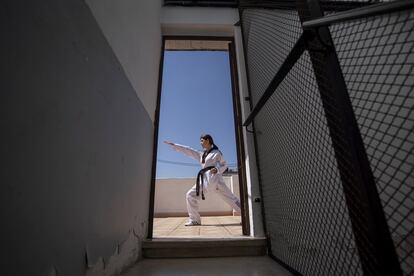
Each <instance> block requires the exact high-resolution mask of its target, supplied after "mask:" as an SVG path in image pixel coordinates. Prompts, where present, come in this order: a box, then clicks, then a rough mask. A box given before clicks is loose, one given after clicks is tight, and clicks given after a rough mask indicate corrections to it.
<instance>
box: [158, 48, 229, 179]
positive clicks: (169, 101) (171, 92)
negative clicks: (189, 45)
mask: <svg viewBox="0 0 414 276" xmlns="http://www.w3.org/2000/svg"><path fill="white" fill-rule="evenodd" d="M201 133H208V134H211V135H212V136H213V138H214V142H215V144H216V145H217V146H218V147H219V148H220V150H221V151H222V153H223V154H224V158H225V159H226V161H227V163H229V164H235V163H236V162H237V155H236V142H235V130H234V115H233V103H232V93H231V79H230V65H229V56H228V52H224V51H166V52H165V53H164V69H163V80H162V91H161V108H160V124H159V133H158V156H157V159H158V161H157V178H167V177H188V176H191V177H195V175H196V174H197V172H198V170H199V169H200V167H199V166H197V165H198V163H197V162H196V161H195V160H193V159H191V158H189V157H187V156H184V155H182V154H180V153H178V152H176V151H174V150H172V149H171V147H170V146H168V145H166V144H164V143H163V141H164V140H169V141H172V142H175V143H178V144H183V145H187V146H190V147H192V148H194V149H197V150H201V146H200V144H199V141H200V139H199V138H200V134H201ZM165 161H168V162H169V161H172V162H178V163H184V164H192V165H193V166H191V165H176V164H170V163H166V162H165Z"/></svg>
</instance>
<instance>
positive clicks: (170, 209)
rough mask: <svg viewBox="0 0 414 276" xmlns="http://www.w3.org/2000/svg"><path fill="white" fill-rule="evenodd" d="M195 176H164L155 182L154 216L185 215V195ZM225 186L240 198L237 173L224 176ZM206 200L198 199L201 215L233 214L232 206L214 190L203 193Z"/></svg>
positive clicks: (192, 184)
mask: <svg viewBox="0 0 414 276" xmlns="http://www.w3.org/2000/svg"><path fill="white" fill-rule="evenodd" d="M195 181H196V179H195V178H166V179H157V180H156V182H155V206H154V216H155V217H167V216H187V204H186V199H185V195H186V193H187V191H188V190H189V189H191V187H193V186H194V183H195ZM224 181H225V183H226V185H227V187H228V188H229V189H230V190H231V191H232V192H233V193H234V194H235V195H236V196H237V197H238V198H240V192H239V180H238V176H237V175H233V176H224ZM205 197H206V200H200V201H199V207H200V209H199V211H200V214H201V215H202V216H208V215H233V208H231V207H230V206H229V205H228V204H227V203H226V202H224V201H223V200H222V199H221V198H220V196H219V195H217V194H216V193H214V192H208V193H206V194H205Z"/></svg>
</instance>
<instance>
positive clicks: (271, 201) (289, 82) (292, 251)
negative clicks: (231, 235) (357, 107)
mask: <svg viewBox="0 0 414 276" xmlns="http://www.w3.org/2000/svg"><path fill="white" fill-rule="evenodd" d="M255 127H256V132H257V144H258V157H259V162H260V174H261V180H262V189H263V190H262V192H263V201H264V209H265V215H266V222H267V229H268V232H269V235H270V240H271V245H272V252H273V254H274V255H275V256H276V257H277V258H278V259H280V260H283V261H284V262H285V263H287V264H288V265H289V266H291V267H294V268H295V270H297V271H300V272H301V273H302V274H304V275H361V274H362V272H361V267H360V264H359V261H358V253H357V250H356V248H355V242H354V237H353V234H352V230H351V225H350V220H349V215H348V211H347V208H346V204H345V198H344V194H343V191H342V185H341V181H340V177H339V173H338V169H337V164H336V160H335V157H334V152H333V148H332V143H331V140H330V137H329V131H328V127H327V123H326V118H325V115H324V111H323V107H322V102H321V99H320V96H319V92H318V87H317V84H316V81H315V79H314V76H313V70H312V65H311V63H310V59H309V56H308V54H307V53H305V54H304V55H303V56H302V57H301V58H300V59H299V61H298V62H297V63H296V65H295V66H294V67H293V68H292V70H291V71H290V73H289V75H288V76H287V77H286V78H285V80H284V81H283V82H282V84H281V85H280V86H279V87H278V89H277V90H276V91H275V93H274V94H273V96H272V97H271V98H270V100H269V102H268V103H267V104H266V105H265V106H264V107H263V109H262V111H261V112H260V113H259V114H258V116H257V117H256V119H255Z"/></svg>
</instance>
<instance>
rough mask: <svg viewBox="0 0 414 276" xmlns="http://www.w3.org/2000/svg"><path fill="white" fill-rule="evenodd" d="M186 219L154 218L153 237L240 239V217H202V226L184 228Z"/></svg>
mask: <svg viewBox="0 0 414 276" xmlns="http://www.w3.org/2000/svg"><path fill="white" fill-rule="evenodd" d="M187 220H188V218H187V217H168V218H154V229H153V237H154V238H157V237H202V238H210V237H211V238H213V237H214V238H218V237H241V236H243V234H242V226H241V224H240V221H241V220H240V216H218V217H202V218H201V220H202V225H200V226H185V225H184V224H185V223H186V222H187Z"/></svg>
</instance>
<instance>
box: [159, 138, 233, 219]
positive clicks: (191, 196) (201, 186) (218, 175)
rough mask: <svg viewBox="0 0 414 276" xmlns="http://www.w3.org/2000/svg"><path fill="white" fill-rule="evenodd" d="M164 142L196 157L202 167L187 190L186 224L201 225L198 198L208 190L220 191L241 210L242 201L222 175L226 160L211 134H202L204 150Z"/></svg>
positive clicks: (219, 192)
mask: <svg viewBox="0 0 414 276" xmlns="http://www.w3.org/2000/svg"><path fill="white" fill-rule="evenodd" d="M164 143H166V144H168V145H170V146H172V148H173V149H174V150H176V151H178V152H181V153H183V154H185V155H187V156H189V157H192V158H194V159H195V160H197V161H199V162H200V164H201V168H202V169H201V170H200V171H199V173H198V175H197V183H196V184H195V185H194V186H193V187H192V188H191V189H190V190H189V191H188V192H187V196H186V200H187V210H188V216H189V220H188V222H187V223H186V224H185V226H194V225H201V218H200V213H199V212H198V200H199V199H200V196H201V198H202V199H203V200H204V194H205V193H207V191H214V192H216V193H218V194H219V195H220V196H221V198H222V199H223V200H224V201H225V202H227V203H228V204H229V205H230V206H231V207H233V209H234V210H236V211H237V212H240V201H239V199H238V198H237V197H236V196H235V195H234V194H233V193H232V192H231V191H230V189H229V188H228V187H227V186H226V184H225V183H224V179H223V176H222V173H223V172H224V171H225V170H226V169H227V165H226V161H225V160H224V158H223V155H222V153H221V151H220V150H219V149H218V147H217V146H216V145H215V144H214V141H213V138H212V137H211V136H210V135H209V134H205V135H201V137H200V144H201V146H202V147H203V149H204V151H203V152H200V151H197V150H195V149H192V148H190V147H187V146H183V145H179V144H175V143H172V142H169V141H164Z"/></svg>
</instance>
